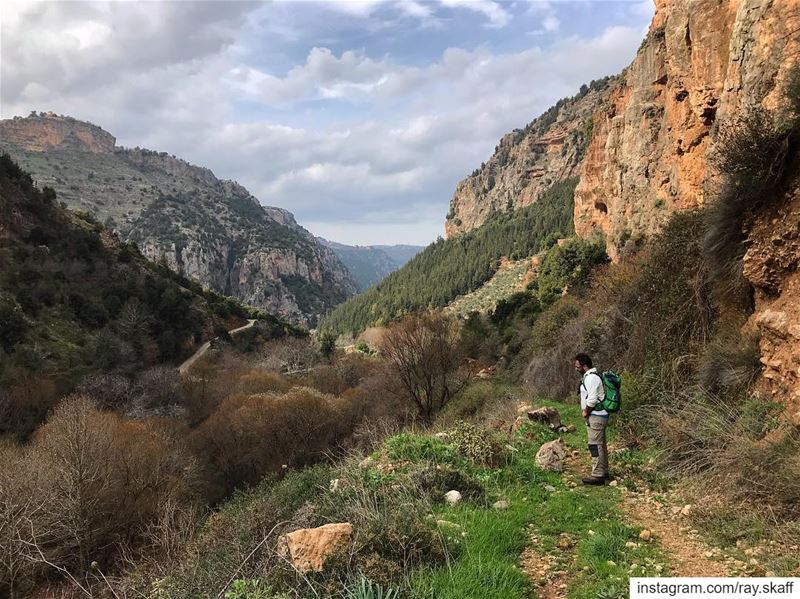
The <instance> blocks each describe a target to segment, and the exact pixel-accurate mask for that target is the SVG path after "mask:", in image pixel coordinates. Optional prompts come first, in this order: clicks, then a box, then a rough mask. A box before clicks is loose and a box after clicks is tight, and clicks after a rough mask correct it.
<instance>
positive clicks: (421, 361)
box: [381, 312, 472, 423]
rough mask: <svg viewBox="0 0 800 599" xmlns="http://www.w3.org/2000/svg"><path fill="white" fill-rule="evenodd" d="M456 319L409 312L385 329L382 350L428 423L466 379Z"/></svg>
mask: <svg viewBox="0 0 800 599" xmlns="http://www.w3.org/2000/svg"><path fill="white" fill-rule="evenodd" d="M459 339H460V331H459V328H458V323H457V322H456V321H455V320H453V319H452V318H449V317H447V316H445V315H443V314H438V313H430V312H420V313H416V314H411V315H409V316H407V317H405V318H404V319H403V320H401V321H399V322H396V323H394V324H392V325H391V326H389V327H388V328H387V329H386V333H385V334H384V338H383V345H382V347H381V352H382V354H383V355H384V356H386V358H387V359H388V360H389V363H390V364H392V366H393V367H394V371H395V373H396V376H397V377H398V378H399V379H400V382H401V383H402V386H403V389H404V391H405V397H406V398H407V399H408V400H409V401H410V402H412V403H413V404H414V405H415V406H416V408H417V411H418V413H419V416H420V418H421V419H422V420H423V421H424V422H426V423H430V422H431V421H432V419H433V415H434V414H436V413H437V412H438V411H439V410H441V409H442V408H443V407H444V406H445V405H446V404H447V403H448V402H449V401H450V399H451V398H452V397H453V395H454V394H455V393H457V392H458V390H459V389H461V388H462V387H463V386H464V385H465V384H466V382H467V381H468V380H469V378H470V375H471V374H472V373H471V372H468V371H464V370H463V369H462V368H461V366H462V364H461V357H462V356H461V354H460V351H459Z"/></svg>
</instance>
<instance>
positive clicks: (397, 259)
mask: <svg viewBox="0 0 800 599" xmlns="http://www.w3.org/2000/svg"><path fill="white" fill-rule="evenodd" d="M370 247H373V248H375V249H378V250H383V251H384V252H385V253H386V254H388V256H389V257H390V258H391V259H392V260H393V261H394V263H395V264H397V268H402V267H403V266H405V265H406V262H408V261H409V260H411V258H413V257H414V256H416V255H417V254H419V253H420V252H421V251H422V250H424V249H425V246H422V245H373V246H370Z"/></svg>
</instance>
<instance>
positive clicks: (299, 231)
mask: <svg viewBox="0 0 800 599" xmlns="http://www.w3.org/2000/svg"><path fill="white" fill-rule="evenodd" d="M0 149H3V150H5V151H7V152H8V153H9V154H10V155H11V156H12V157H13V158H14V159H15V160H16V161H18V162H19V164H20V165H21V166H22V167H23V168H24V169H25V170H27V171H29V172H30V173H31V174H32V175H33V177H34V179H35V180H36V181H37V182H38V183H39V185H40V186H44V185H47V186H50V187H52V188H54V189H55V190H56V192H57V193H58V196H59V199H60V200H61V201H63V202H65V203H66V205H67V206H69V207H70V208H73V209H76V210H83V211H86V212H89V213H91V214H93V215H94V216H95V217H96V218H97V219H98V220H99V221H100V222H101V223H102V224H104V225H105V226H107V227H109V228H111V229H114V230H115V231H117V232H118V233H119V235H120V237H121V238H122V239H123V240H124V241H133V242H136V244H137V245H138V246H139V247H140V248H141V251H142V253H143V254H144V255H145V256H147V257H148V258H150V259H153V260H156V261H163V262H164V263H165V264H166V265H167V266H169V267H170V268H171V269H172V270H174V271H175V272H177V273H180V274H182V275H185V276H187V277H191V278H193V279H196V280H197V281H200V282H201V283H203V284H204V285H206V286H208V287H209V288H211V289H213V290H215V291H217V292H219V293H223V294H226V295H232V296H234V297H237V298H239V299H241V300H242V301H244V302H246V303H248V304H251V305H253V306H257V307H259V308H263V309H264V310H266V311H268V312H271V313H274V314H277V315H280V316H282V317H285V318H287V319H289V320H291V321H292V322H294V323H300V324H305V325H309V326H314V325H315V324H316V322H317V320H318V318H319V315H320V314H323V313H326V312H328V311H329V310H330V309H331V308H333V307H334V306H336V305H338V304H339V303H341V302H342V301H344V300H345V299H347V298H348V297H350V296H351V295H353V294H354V293H355V292H356V284H355V282H354V281H353V279H352V278H351V276H350V273H349V272H348V270H347V269H346V268H345V266H344V265H343V264H342V263H341V262H340V260H339V258H337V256H336V254H335V253H334V252H333V251H332V250H330V249H329V248H327V247H325V246H323V245H322V244H320V243H319V242H318V241H317V240H316V239H315V238H314V237H313V236H312V235H311V234H310V233H309V232H308V231H306V230H305V229H303V228H302V227H300V226H299V225H298V224H297V223H296V222H295V220H294V217H293V216H292V215H291V214H290V213H289V212H287V211H285V210H282V209H280V208H272V207H265V206H262V205H261V204H260V203H259V201H258V200H257V199H256V198H255V197H253V196H252V195H251V194H250V193H249V192H248V191H247V190H246V189H245V188H244V187H242V186H241V185H239V184H237V183H235V182H233V181H223V180H220V179H217V178H216V177H215V176H214V174H213V173H212V172H211V171H210V170H208V169H206V168H201V167H197V166H194V165H191V164H189V163H187V162H185V161H183V160H180V159H178V158H176V157H174V156H170V155H168V154H166V153H164V152H154V151H151V150H145V149H140V148H134V149H125V148H120V147H117V145H116V140H115V138H114V136H113V135H111V134H110V133H108V132H106V131H104V130H102V129H101V128H100V127H97V126H95V125H92V124H91V123H86V122H83V121H78V120H76V119H72V118H70V117H63V116H58V115H55V114H53V113H47V114H32V115H31V116H29V117H26V118H19V117H16V118H14V119H6V120H2V121H0Z"/></svg>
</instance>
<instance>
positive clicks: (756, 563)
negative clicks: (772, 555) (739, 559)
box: [750, 557, 758, 566]
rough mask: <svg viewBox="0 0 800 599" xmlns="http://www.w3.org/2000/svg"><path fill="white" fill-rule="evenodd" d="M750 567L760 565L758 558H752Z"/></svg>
mask: <svg viewBox="0 0 800 599" xmlns="http://www.w3.org/2000/svg"><path fill="white" fill-rule="evenodd" d="M750 565H751V566H757V565H758V560H757V559H756V558H754V557H751V558H750Z"/></svg>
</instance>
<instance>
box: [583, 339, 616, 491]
mask: <svg viewBox="0 0 800 599" xmlns="http://www.w3.org/2000/svg"><path fill="white" fill-rule="evenodd" d="M575 370H577V371H578V372H579V373H580V375H581V390H580V393H581V411H582V412H583V417H584V419H585V420H586V431H587V436H588V438H589V453H590V454H591V456H592V474H591V476H587V477H586V478H584V479H583V484H585V485H602V484H605V482H606V479H607V478H608V446H607V445H606V426H608V412H607V411H606V410H604V409H602V407H601V408H600V409H595V406H597V404H602V402H603V399H604V398H605V388H604V386H603V379H602V377H601V376H600V373H599V372H597V369H596V368H593V367H592V359H591V358H590V357H589V356H588V355H587V354H578V355H577V356H575Z"/></svg>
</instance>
